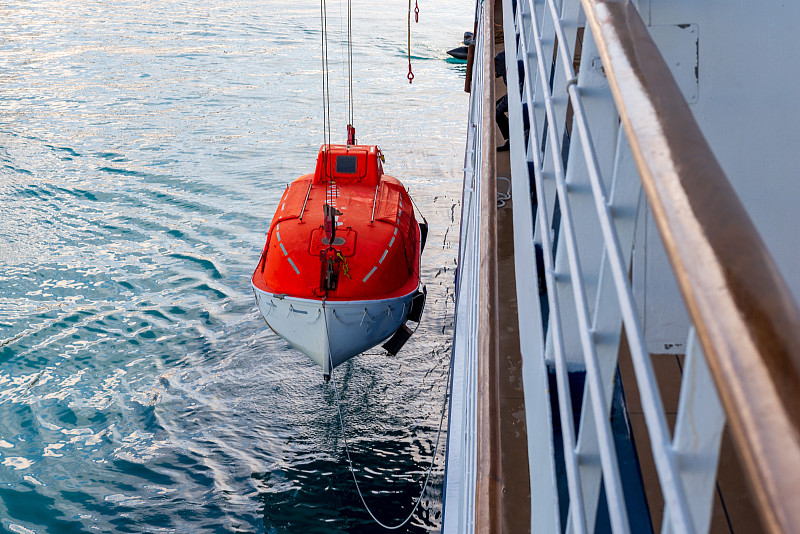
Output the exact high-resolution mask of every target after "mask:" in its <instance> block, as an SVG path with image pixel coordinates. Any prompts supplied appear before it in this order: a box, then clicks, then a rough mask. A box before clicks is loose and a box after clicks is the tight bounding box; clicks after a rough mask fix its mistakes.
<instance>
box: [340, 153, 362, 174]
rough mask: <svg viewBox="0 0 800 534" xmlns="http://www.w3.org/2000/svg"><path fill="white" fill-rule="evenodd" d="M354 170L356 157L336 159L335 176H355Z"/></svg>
mask: <svg viewBox="0 0 800 534" xmlns="http://www.w3.org/2000/svg"><path fill="white" fill-rule="evenodd" d="M356 169H357V165H356V156H337V157H336V174H355V173H356Z"/></svg>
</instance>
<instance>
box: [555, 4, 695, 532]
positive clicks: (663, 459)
mask: <svg viewBox="0 0 800 534" xmlns="http://www.w3.org/2000/svg"><path fill="white" fill-rule="evenodd" d="M547 4H548V6H549V8H550V15H551V16H552V18H553V22H554V25H555V30H556V35H557V37H558V43H559V47H558V48H559V51H560V54H559V57H560V59H561V66H562V67H563V69H564V74H565V76H566V78H567V80H570V82H568V83H567V92H568V94H569V98H570V101H571V102H572V110H573V117H574V120H575V124H576V125H577V130H578V136H579V138H580V141H581V146H582V148H583V152H584V158H585V160H586V169H587V171H588V175H589V181H590V183H591V186H592V193H593V195H592V196H593V197H594V200H595V207H596V210H597V215H598V219H599V222H600V229H601V232H602V234H603V241H604V244H605V250H606V252H607V254H608V256H607V258H608V261H609V265H610V267H611V273H612V279H613V281H614V286H615V288H616V290H617V296H618V300H619V305H620V311H621V313H622V318H623V324H624V325H625V332H626V334H627V337H628V346H629V348H630V352H631V359H632V362H633V364H634V370H635V373H636V380H637V382H638V384H639V392H640V397H641V402H642V411H643V412H644V416H645V421H646V423H647V430H648V433H649V434H650V441H651V444H652V447H653V449H654V454H653V458H654V460H655V464H656V469H657V471H658V475H659V479H660V480H661V483H662V484H661V485H662V492H663V494H664V499H665V501H666V503H667V504H668V507H667V510H668V511H669V512H670V513H671V514H673V516H674V517H673V518H672V519H673V522H674V525H675V526H676V527H677V531H678V532H684V533H686V534H690V533H692V532H694V528H693V525H692V522H691V520H690V518H689V507H688V504H687V502H686V493H685V491H684V489H683V486H682V485H681V484H680V478H679V476H678V469H677V466H676V461H675V456H674V455H673V454H672V440H671V439H670V433H669V429H668V428H667V420H666V416H665V415H664V405H663V402H662V400H661V395H660V393H659V389H658V382H657V381H656V377H655V373H654V371H653V366H652V362H651V361H650V356H649V353H648V351H647V350H646V347H645V342H644V335H643V333H642V327H641V322H640V320H639V315H638V314H637V313H636V305H635V304H634V298H633V290H632V289H631V286H630V283H629V280H628V270H627V267H626V266H625V265H624V263H623V259H622V250H621V247H620V244H619V238H618V236H617V232H616V229H615V228H614V224H613V222H612V219H611V212H610V210H609V206H608V202H607V200H606V199H607V195H606V191H605V187H604V186H603V182H602V179H601V177H600V164H599V163H598V161H597V154H596V152H595V150H594V143H593V142H592V139H591V133H590V132H589V124H588V120H587V118H586V114H585V112H584V108H583V101H582V99H581V98H580V93H579V91H578V87H577V85H576V83H571V81H572V80H574V81H576V82H577V80H576V77H575V71H574V70H573V66H572V59H571V55H572V54H571V49H570V47H569V43H568V42H567V39H566V36H565V35H564V28H563V26H562V25H561V24H560V18H559V15H558V12H557V10H556V6H555V2H554V1H553V0H547Z"/></svg>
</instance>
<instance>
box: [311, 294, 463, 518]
mask: <svg viewBox="0 0 800 534" xmlns="http://www.w3.org/2000/svg"><path fill="white" fill-rule="evenodd" d="M322 311H323V313H322V316H323V317H324V318H325V335H326V336H327V338H328V347H329V348H328V364H329V365H330V373H331V384H332V385H333V392H334V396H335V397H336V410H337V412H338V414H339V428H340V429H341V431H342V439H343V441H344V451H345V454H346V455H347V466H348V468H349V470H350V474H351V475H352V476H353V482H354V483H355V486H356V491H357V492H358V497H359V499H361V504H362V505H363V506H364V509H365V510H366V511H367V513H368V514H369V516H370V517H371V518H372V520H373V521H375V522H376V523H377V524H378V525H380V526H381V527H383V528H385V529H387V530H397V529H398V528H402V527H403V526H405V525H406V524H407V523H408V522H409V521H410V520H411V518H412V517H414V512H416V511H417V508H418V507H419V503H421V502H422V496H423V495H425V490H426V489H428V483H429V482H430V479H431V473H432V472H433V466H434V465H435V463H436V454H437V452H438V451H439V441H440V439H441V437H442V423H443V422H444V414H445V411H446V410H447V399H448V398H449V397H450V395H449V392H450V375H451V372H452V369H453V358H452V357H451V358H450V363H449V364H448V366H447V381H446V382H445V383H446V384H447V385H446V386H445V390H444V399H443V401H442V411H441V414H440V415H439V429H438V431H437V432H436V444H435V445H434V447H433V456H432V457H431V464H430V465H429V466H428V469H427V471H426V473H425V482H424V483H423V484H422V490H421V491H420V493H419V497H417V501H416V502H415V503H414V507H413V508H412V509H411V511H410V512H409V513H408V515H407V516H406V518H405V519H403V521H401V522H400V523H398V524H396V525H387V524H385V523H383V522H382V521H381V520H380V519H378V518H377V517H375V514H374V513H373V512H372V509H371V508H370V507H369V505H368V504H367V501H366V499H365V498H364V493H363V492H362V491H361V486H360V485H359V484H358V478H357V477H356V472H355V469H353V460H352V459H351V458H350V445H349V444H348V441H347V434H346V433H345V431H344V416H343V415H342V403H341V401H340V400H339V390H338V389H337V388H336V373H334V370H333V357H332V356H331V354H330V332H329V331H328V314H327V313H325V299H323V300H322ZM417 328H419V324H417ZM414 331H415V332H416V328H415V329H414Z"/></svg>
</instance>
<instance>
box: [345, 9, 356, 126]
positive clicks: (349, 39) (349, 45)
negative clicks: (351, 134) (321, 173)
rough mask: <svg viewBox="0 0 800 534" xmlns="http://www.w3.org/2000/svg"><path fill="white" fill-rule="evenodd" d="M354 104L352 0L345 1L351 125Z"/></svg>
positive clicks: (348, 101) (348, 114)
mask: <svg viewBox="0 0 800 534" xmlns="http://www.w3.org/2000/svg"><path fill="white" fill-rule="evenodd" d="M354 117H355V103H354V101H353V9H352V0H347V119H348V124H350V125H351V126H352V125H353V121H354Z"/></svg>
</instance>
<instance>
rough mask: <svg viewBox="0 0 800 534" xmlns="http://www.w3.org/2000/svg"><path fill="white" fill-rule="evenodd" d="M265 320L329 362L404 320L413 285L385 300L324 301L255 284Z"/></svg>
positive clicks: (357, 350) (318, 359) (362, 347)
mask: <svg viewBox="0 0 800 534" xmlns="http://www.w3.org/2000/svg"><path fill="white" fill-rule="evenodd" d="M253 291H254V292H255V296H256V303H257V304H258V309H259V311H260V312H261V315H262V316H263V317H264V320H265V321H266V322H267V325H268V326H269V327H270V328H271V329H272V330H273V331H274V332H275V333H276V334H278V335H279V336H280V337H282V338H283V339H285V340H286V341H287V342H288V343H289V344H290V345H292V346H293V347H294V348H296V349H297V350H299V351H300V352H303V353H304V354H306V355H307V356H308V357H309V358H311V359H312V360H314V361H315V362H317V364H319V366H320V367H322V371H323V373H324V374H325V375H329V374H330V362H331V361H332V362H333V367H336V366H337V365H339V364H341V363H344V362H346V361H347V360H349V359H350V358H352V357H353V356H356V355H358V354H361V353H362V352H364V351H365V350H368V349H370V348H372V347H374V346H375V345H377V344H378V343H380V342H382V341H384V340H385V339H387V338H389V336H391V335H392V334H394V332H395V331H396V330H397V329H398V328H400V325H402V324H403V323H404V322H405V320H406V315H407V314H408V311H409V307H410V306H411V301H412V299H413V298H414V295H415V294H416V291H414V292H411V293H409V294H408V295H405V296H402V297H397V298H392V299H383V300H356V301H327V302H326V303H325V304H324V305H323V303H322V301H320V300H312V299H301V298H294V297H288V296H276V295H274V294H272V293H267V292H265V291H262V290H260V289H259V288H257V287H255V286H253Z"/></svg>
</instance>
